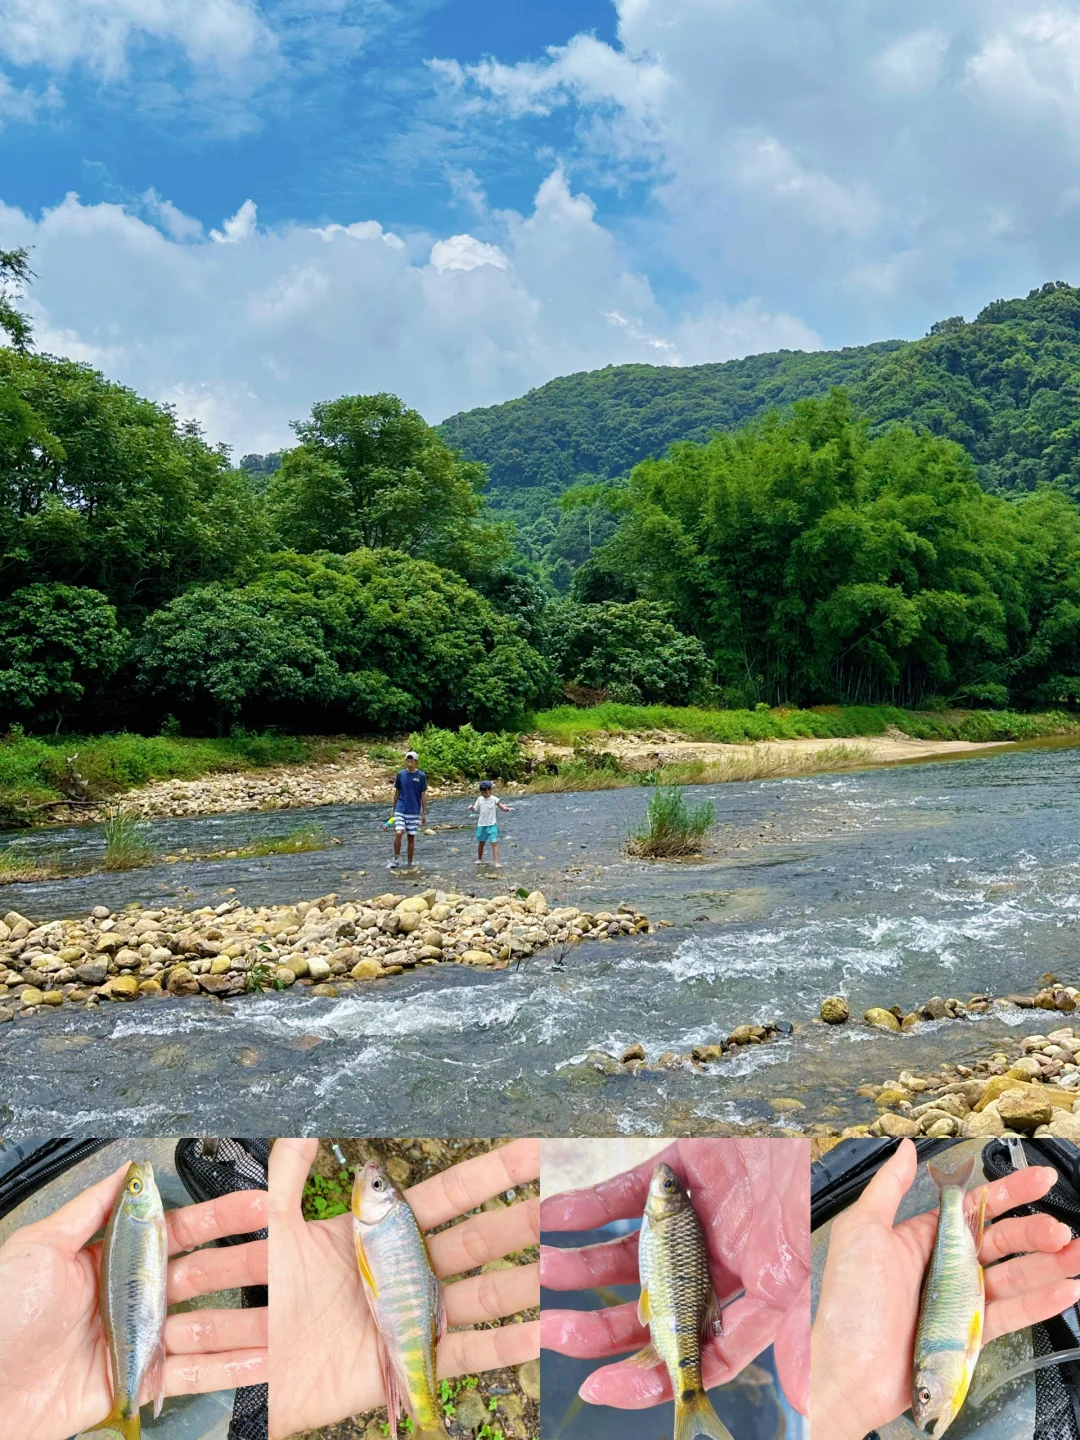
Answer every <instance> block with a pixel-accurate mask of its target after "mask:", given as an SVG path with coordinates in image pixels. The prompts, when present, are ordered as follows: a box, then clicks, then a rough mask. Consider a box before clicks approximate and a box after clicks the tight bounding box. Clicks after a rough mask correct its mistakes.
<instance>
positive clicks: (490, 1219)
mask: <svg viewBox="0 0 1080 1440" xmlns="http://www.w3.org/2000/svg"><path fill="white" fill-rule="evenodd" d="M318 1143H319V1142H318V1141H317V1140H278V1141H277V1142H276V1143H275V1145H274V1148H273V1150H272V1151H271V1153H270V1196H271V1212H270V1213H271V1221H270V1235H271V1242H270V1270H271V1287H272V1292H273V1296H274V1307H273V1308H274V1318H273V1325H272V1330H271V1336H270V1347H271V1354H272V1357H273V1368H274V1384H273V1393H272V1395H271V1399H270V1435H271V1437H272V1440H284V1437H286V1436H288V1435H293V1434H295V1432H296V1431H297V1430H308V1429H314V1428H315V1427H317V1426H320V1425H332V1424H334V1423H335V1422H336V1421H338V1420H343V1419H345V1418H346V1416H349V1415H355V1414H357V1413H358V1412H359V1411H362V1410H372V1409H374V1408H375V1407H376V1406H379V1405H384V1404H385V1403H386V1396H385V1393H384V1391H383V1383H382V1375H381V1373H380V1371H379V1361H378V1354H377V1351H376V1330H375V1323H374V1320H373V1318H372V1315H371V1311H370V1309H369V1308H368V1304H367V1300H366V1299H365V1297H364V1292H363V1286H362V1284H361V1281H360V1272H359V1270H358V1268H357V1264H356V1251H355V1248H354V1245H353V1237H352V1216H351V1215H337V1216H335V1217H334V1218H333V1219H332V1220H311V1221H307V1220H305V1219H304V1217H303V1214H302V1212H301V1201H302V1198H303V1191H304V1182H305V1180H306V1179H307V1176H308V1171H309V1170H310V1168H311V1163H312V1161H313V1160H314V1158H315V1154H316V1152H317V1150H318ZM539 1173H540V1145H539V1142H538V1141H536V1140H516V1141H514V1142H513V1143H512V1144H510V1145H504V1146H502V1147H500V1148H499V1149H497V1150H492V1151H491V1152H490V1153H489V1154H487V1155H481V1156H478V1157H476V1158H475V1159H473V1160H465V1161H462V1163H461V1164H459V1165H452V1166H451V1167H450V1168H449V1169H448V1170H444V1171H443V1172H442V1174H440V1175H435V1176H433V1177H432V1178H431V1179H430V1180H425V1181H423V1182H422V1183H421V1184H419V1185H414V1186H413V1187H412V1188H411V1189H409V1190H406V1191H405V1198H406V1199H407V1200H408V1202H409V1204H410V1205H411V1206H412V1210H413V1213H414V1214H415V1216H416V1219H417V1222H418V1223H419V1225H420V1227H421V1228H422V1229H423V1230H430V1229H432V1228H433V1227H435V1226H437V1225H443V1224H445V1223H446V1222H447V1221H449V1220H456V1219H458V1218H459V1217H460V1216H462V1215H464V1214H465V1213H466V1212H467V1211H469V1210H473V1209H475V1208H476V1207H477V1206H479V1205H482V1204H483V1203H484V1201H485V1200H490V1199H492V1198H493V1197H494V1196H496V1195H499V1194H501V1193H502V1192H503V1191H506V1190H511V1189H513V1188H515V1187H516V1186H518V1185H522V1184H525V1183H526V1182H528V1181H530V1180H535V1179H536V1178H537V1176H538V1175H539ZM538 1236H539V1207H538V1202H537V1201H535V1200H528V1201H525V1202H523V1203H519V1204H514V1205H510V1206H508V1207H507V1208H506V1209H504V1210H494V1211H489V1212H484V1213H482V1214H480V1215H472V1216H469V1218H468V1219H466V1220H462V1221H461V1223H460V1224H457V1225H453V1226H451V1227H450V1228H449V1229H447V1230H443V1231H441V1232H440V1233H439V1234H438V1235H432V1236H431V1237H430V1238H429V1240H428V1249H429V1251H430V1252H431V1262H432V1264H433V1265H434V1267H435V1273H436V1274H437V1275H438V1276H439V1277H440V1278H441V1279H442V1278H445V1277H447V1276H453V1275H460V1274H461V1273H462V1272H463V1271H465V1270H472V1269H475V1268H476V1267H478V1266H481V1265H485V1264H487V1263H488V1262H489V1261H491V1260H499V1259H502V1258H503V1257H504V1256H506V1255H509V1254H511V1253H512V1252H514V1251H516V1250H522V1249H525V1248H526V1247H527V1246H529V1245H535V1244H536V1241H537V1239H538ZM445 1297H446V1311H447V1321H448V1324H449V1325H450V1326H451V1327H454V1326H467V1325H483V1324H485V1323H487V1322H491V1321H493V1320H498V1319H501V1318H503V1317H504V1316H507V1315H516V1314H517V1313H518V1312H519V1311H521V1310H527V1309H530V1308H531V1307H532V1306H535V1305H537V1304H538V1303H539V1300H540V1281H539V1275H538V1269H537V1266H536V1265H517V1266H514V1267H513V1268H512V1269H509V1270H493V1271H490V1272H488V1273H486V1274H481V1275H476V1276H473V1277H471V1278H469V1279H465V1280H458V1281H457V1282H456V1283H454V1284H452V1285H448V1286H446V1289H445ZM538 1328H539V1327H538V1325H537V1323H536V1322H531V1323H526V1324H522V1325H507V1326H498V1327H496V1328H493V1329H486V1330H484V1329H481V1330H454V1329H451V1331H450V1333H448V1334H447V1335H446V1336H444V1338H443V1340H442V1342H441V1343H440V1345H439V1349H438V1356H437V1360H438V1373H439V1375H440V1376H453V1375H463V1374H476V1373H477V1372H478V1371H482V1370H494V1369H500V1368H501V1367H502V1366H504V1365H517V1364H520V1363H521V1362H522V1361H524V1360H531V1359H533V1358H534V1357H535V1356H537V1355H538V1354H539V1344H540V1342H539V1334H538Z"/></svg>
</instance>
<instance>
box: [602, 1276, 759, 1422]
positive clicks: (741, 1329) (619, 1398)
mask: <svg viewBox="0 0 1080 1440" xmlns="http://www.w3.org/2000/svg"><path fill="white" fill-rule="evenodd" d="M779 1321H780V1311H778V1310H775V1309H773V1308H772V1306H770V1305H767V1304H766V1303H765V1302H764V1301H763V1300H754V1299H751V1298H750V1297H749V1296H744V1297H743V1298H742V1299H741V1300H736V1301H735V1302H734V1303H733V1304H731V1305H729V1306H728V1307H727V1309H726V1310H725V1311H724V1333H723V1334H722V1335H721V1336H720V1337H719V1339H717V1340H713V1341H710V1342H709V1345H708V1346H707V1347H706V1349H705V1350H704V1351H703V1353H702V1357H701V1358H702V1381H703V1383H704V1385H705V1388H706V1389H707V1390H709V1389H712V1387H713V1386H714V1385H723V1384H724V1383H725V1382H726V1381H728V1380H730V1379H731V1378H732V1377H733V1376H734V1375H737V1374H738V1373H739V1371H740V1370H742V1369H744V1368H745V1366H746V1365H748V1364H749V1362H750V1361H751V1360H753V1358H754V1357H755V1356H756V1355H760V1354H761V1352H762V1350H764V1349H765V1348H766V1347H767V1346H768V1345H769V1344H770V1342H771V1341H772V1339H773V1336H774V1335H775V1334H776V1330H777V1326H778V1324H779ZM578 1393H579V1394H580V1396H581V1398H582V1399H583V1400H586V1401H588V1403H589V1404H591V1405H614V1406H617V1407H619V1408H620V1409H624V1410H639V1409H644V1408H645V1407H646V1406H649V1405H658V1404H659V1403H660V1402H661V1401H665V1400H670V1399H671V1382H670V1380H669V1378H668V1374H667V1370H666V1369H665V1367H664V1366H663V1365H657V1366H655V1367H654V1368H653V1369H651V1370H642V1369H639V1368H638V1367H637V1366H631V1365H626V1364H624V1363H618V1364H615V1365H604V1366H602V1367H601V1368H600V1369H599V1370H594V1371H593V1373H592V1374H591V1375H590V1376H588V1378H587V1379H586V1380H585V1382H584V1383H583V1384H582V1386H581V1388H580V1390H579V1392H578Z"/></svg>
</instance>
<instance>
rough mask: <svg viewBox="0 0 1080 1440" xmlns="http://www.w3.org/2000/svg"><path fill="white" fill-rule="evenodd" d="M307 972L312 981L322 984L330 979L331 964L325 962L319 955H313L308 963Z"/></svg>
mask: <svg viewBox="0 0 1080 1440" xmlns="http://www.w3.org/2000/svg"><path fill="white" fill-rule="evenodd" d="M307 970H308V975H309V976H310V977H311V979H312V980H316V981H320V982H321V981H324V980H328V979H329V978H330V962H329V960H323V959H322V957H321V956H319V955H312V957H311V959H310V960H309V961H308V962H307ZM297 978H299V977H297Z"/></svg>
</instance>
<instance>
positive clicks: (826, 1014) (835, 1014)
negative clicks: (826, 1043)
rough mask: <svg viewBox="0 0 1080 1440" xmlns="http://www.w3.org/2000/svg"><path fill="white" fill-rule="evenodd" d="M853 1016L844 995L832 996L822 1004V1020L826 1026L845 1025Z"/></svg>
mask: <svg viewBox="0 0 1080 1440" xmlns="http://www.w3.org/2000/svg"><path fill="white" fill-rule="evenodd" d="M850 1014H851V1011H850V1010H849V1009H848V1003H847V1001H846V1000H845V999H844V997H843V995H830V996H829V998H828V999H827V1000H823V1001H822V1002H821V1018H822V1020H824V1021H825V1024H826V1025H843V1023H844V1021H845V1020H846V1019H847V1018H848V1016H849V1015H850Z"/></svg>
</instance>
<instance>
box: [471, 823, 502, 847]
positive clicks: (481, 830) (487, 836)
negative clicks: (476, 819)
mask: <svg viewBox="0 0 1080 1440" xmlns="http://www.w3.org/2000/svg"><path fill="white" fill-rule="evenodd" d="M476 838H477V840H479V841H480V843H481V844H483V843H484V841H485V840H490V841H491V843H492V845H494V844H495V841H496V840H498V838H499V827H498V825H477V827H476Z"/></svg>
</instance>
